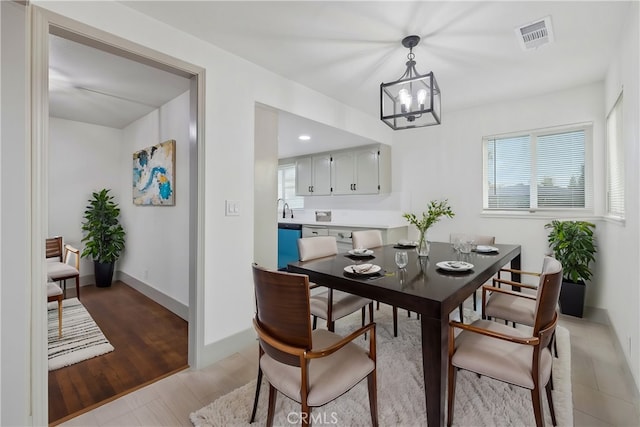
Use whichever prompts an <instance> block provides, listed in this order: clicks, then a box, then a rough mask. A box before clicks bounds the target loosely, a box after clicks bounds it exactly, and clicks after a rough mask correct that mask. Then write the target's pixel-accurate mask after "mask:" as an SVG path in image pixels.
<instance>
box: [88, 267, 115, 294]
mask: <svg viewBox="0 0 640 427" xmlns="http://www.w3.org/2000/svg"><path fill="white" fill-rule="evenodd" d="M114 264H115V263H113V262H108V263H102V262H98V261H93V271H94V274H95V276H96V286H97V287H98V288H108V287H109V286H111V281H112V280H113V266H114Z"/></svg>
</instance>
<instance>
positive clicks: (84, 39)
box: [31, 7, 204, 424]
mask: <svg viewBox="0 0 640 427" xmlns="http://www.w3.org/2000/svg"><path fill="white" fill-rule="evenodd" d="M32 12H33V15H34V17H35V19H34V20H33V22H34V25H33V27H32V40H33V46H34V47H33V52H36V53H37V55H34V58H33V60H32V71H33V72H32V76H33V80H32V94H33V97H32V153H33V154H32V168H31V175H32V182H33V186H32V188H33V197H32V212H35V215H37V216H40V218H34V219H35V220H34V221H32V230H31V231H32V233H31V237H32V246H33V251H32V253H33V254H38V253H40V252H42V251H40V250H39V249H41V248H42V247H43V243H44V239H45V237H46V236H47V235H48V226H47V214H48V212H49V209H48V208H49V200H48V194H49V184H48V179H47V177H48V170H49V165H48V151H49V143H50V141H49V133H48V130H49V103H48V100H49V96H48V90H47V87H48V86H47V84H46V82H47V79H48V63H49V37H50V35H55V36H57V37H63V38H65V39H68V40H73V41H75V42H78V43H81V44H84V45H86V46H90V47H92V48H95V49H100V50H103V51H105V52H109V53H112V54H115V55H117V56H119V57H121V58H126V59H128V60H131V61H137V62H139V63H143V64H145V65H148V66H151V67H155V68H158V69H161V70H164V71H166V72H169V73H174V74H176V75H179V76H182V77H185V78H187V79H189V81H190V84H189V86H190V89H189V94H190V95H189V100H188V104H189V113H188V116H189V129H190V132H189V136H188V141H187V145H188V149H187V151H186V157H187V158H188V173H187V172H183V175H181V176H182V179H183V180H185V181H187V182H188V184H189V185H188V189H187V192H188V195H189V197H188V198H187V197H186V194H185V197H184V199H183V200H187V199H188V200H189V201H188V202H185V203H188V213H187V216H188V224H187V225H186V227H188V231H187V230H185V233H186V234H188V236H189V238H188V247H187V248H186V251H185V252H186V254H185V256H186V258H188V260H189V261H188V266H187V270H188V273H187V276H188V277H184V278H183V280H184V281H185V282H188V288H189V289H188V304H187V307H186V311H187V313H186V316H185V317H187V321H188V324H189V327H188V336H189V339H188V341H189V343H188V363H189V365H190V366H197V361H198V352H199V350H200V348H199V346H198V342H197V337H199V336H201V333H200V332H199V331H201V330H202V319H201V318H202V315H201V312H202V308H201V307H202V302H201V301H199V299H198V298H197V297H196V296H197V295H198V294H201V292H202V290H201V289H202V283H201V279H200V278H201V277H202V263H201V261H200V260H201V250H200V249H199V248H201V242H200V237H199V236H200V235H202V233H199V232H198V230H199V229H201V228H202V224H201V223H200V222H199V221H201V219H200V218H202V217H203V215H202V213H201V212H199V210H201V209H203V208H202V206H203V204H201V203H198V200H199V199H200V198H201V194H202V189H201V188H199V186H198V182H199V181H201V179H199V178H201V177H200V175H201V174H202V171H203V168H202V165H201V163H202V161H203V160H202V159H203V156H202V150H203V138H202V135H203V105H204V88H203V84H204V70H203V69H201V68H199V67H196V66H194V65H191V64H187V63H185V62H183V61H180V60H178V59H175V58H171V57H168V56H167V55H164V54H162V53H160V52H156V51H152V50H150V49H148V48H145V47H143V46H139V45H136V44H134V43H132V42H129V41H127V40H124V39H121V38H118V37H116V36H113V35H111V34H108V33H104V32H101V31H99V30H96V29H93V28H89V27H87V26H86V25H84V24H81V23H78V22H75V21H72V20H69V19H67V18H64V17H61V16H58V15H55V14H53V13H49V12H48V11H46V10H43V9H39V8H37V7H33V9H32ZM36 165H38V166H40V167H34V166H36ZM42 253H43V252H42ZM31 265H32V267H33V268H32V271H33V272H34V276H33V277H34V278H36V279H35V280H34V281H33V283H32V291H33V292H32V301H31V302H32V306H33V307H34V310H33V315H32V316H33V324H34V325H36V327H34V329H33V333H32V342H33V343H34V345H33V346H32V354H33V357H32V360H33V361H34V362H32V369H31V370H32V381H33V383H32V386H33V387H32V390H33V395H32V400H33V402H32V403H33V415H34V418H33V421H34V424H47V421H46V420H47V413H48V411H47V407H48V405H47V401H48V396H47V390H48V387H47V375H46V371H45V372H44V373H43V372H42V369H41V367H42V363H41V362H40V361H42V360H45V361H46V357H47V354H46V349H47V346H46V340H47V332H46V327H43V326H46V322H42V317H43V314H42V312H43V311H44V313H46V306H45V305H44V304H45V301H46V299H45V298H44V289H43V288H42V287H41V286H39V285H40V280H37V278H38V277H45V274H44V260H43V259H40V257H38V256H34V257H32V260H31Z"/></svg>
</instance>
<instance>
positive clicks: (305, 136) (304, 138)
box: [298, 135, 311, 141]
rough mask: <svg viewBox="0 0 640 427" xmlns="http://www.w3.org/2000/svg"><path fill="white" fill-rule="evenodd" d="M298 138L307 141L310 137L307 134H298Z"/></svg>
mask: <svg viewBox="0 0 640 427" xmlns="http://www.w3.org/2000/svg"><path fill="white" fill-rule="evenodd" d="M298 139H299V140H300V141H308V140H310V139H311V137H310V136H309V135H300V136H299V137H298Z"/></svg>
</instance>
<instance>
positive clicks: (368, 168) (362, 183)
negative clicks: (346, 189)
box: [353, 147, 380, 194]
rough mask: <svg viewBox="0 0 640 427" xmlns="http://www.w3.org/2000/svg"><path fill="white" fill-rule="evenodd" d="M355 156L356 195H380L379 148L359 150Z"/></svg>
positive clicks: (355, 152)
mask: <svg viewBox="0 0 640 427" xmlns="http://www.w3.org/2000/svg"><path fill="white" fill-rule="evenodd" d="M353 155H354V175H355V178H354V183H355V186H354V191H353V193H354V194H378V193H379V192H380V187H379V185H378V184H379V183H380V180H379V167H378V166H379V165H378V148H377V147H371V148H368V149H363V150H357V151H354V152H353Z"/></svg>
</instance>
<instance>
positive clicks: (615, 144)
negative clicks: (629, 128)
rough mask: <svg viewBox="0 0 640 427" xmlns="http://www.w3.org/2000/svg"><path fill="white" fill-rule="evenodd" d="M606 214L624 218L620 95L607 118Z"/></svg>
mask: <svg viewBox="0 0 640 427" xmlns="http://www.w3.org/2000/svg"><path fill="white" fill-rule="evenodd" d="M607 212H608V214H609V215H612V216H615V217H619V218H624V216H625V203H624V146H623V143H622V94H620V96H619V97H618V100H617V101H616V103H615V105H614V106H613V109H612V110H611V112H610V113H609V116H607Z"/></svg>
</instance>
